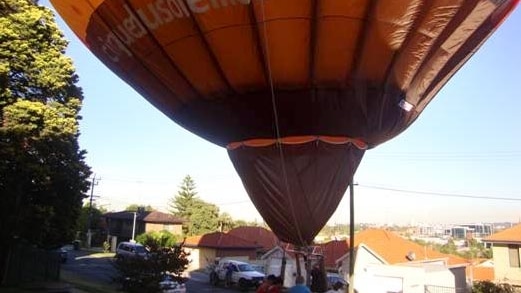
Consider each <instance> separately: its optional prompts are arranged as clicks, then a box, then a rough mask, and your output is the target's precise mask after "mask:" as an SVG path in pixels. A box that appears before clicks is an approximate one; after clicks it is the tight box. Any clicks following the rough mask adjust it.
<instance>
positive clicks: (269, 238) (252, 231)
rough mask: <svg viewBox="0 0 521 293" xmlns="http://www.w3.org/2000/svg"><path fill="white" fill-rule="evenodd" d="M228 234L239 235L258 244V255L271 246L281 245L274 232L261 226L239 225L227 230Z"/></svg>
mask: <svg viewBox="0 0 521 293" xmlns="http://www.w3.org/2000/svg"><path fill="white" fill-rule="evenodd" d="M227 233H228V234H229V235H233V236H236V237H240V238H242V239H245V240H248V241H251V242H253V243H255V244H258V245H259V246H260V249H259V251H258V256H259V257H260V256H262V255H263V254H265V253H266V252H268V251H270V250H271V249H272V248H274V247H276V246H278V245H281V242H280V240H279V239H278V238H277V236H276V235H275V233H273V232H272V231H271V230H268V229H266V228H263V227H254V226H241V227H237V228H233V229H231V230H230V231H228V232H227Z"/></svg>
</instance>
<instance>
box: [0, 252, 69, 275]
mask: <svg viewBox="0 0 521 293" xmlns="http://www.w3.org/2000/svg"><path fill="white" fill-rule="evenodd" d="M60 264H61V261H60V255H59V253H58V252H54V251H46V250H43V249H38V248H35V247H33V246H31V245H28V244H16V245H14V247H13V249H12V251H11V255H10V257H9V266H8V268H7V273H6V276H5V277H6V278H5V280H4V282H5V284H6V285H18V284H20V283H23V282H35V281H46V280H58V279H59V278H60Z"/></svg>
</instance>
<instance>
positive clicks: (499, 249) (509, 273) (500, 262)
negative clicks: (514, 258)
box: [492, 243, 521, 284]
mask: <svg viewBox="0 0 521 293" xmlns="http://www.w3.org/2000/svg"><path fill="white" fill-rule="evenodd" d="M518 253H519V251H518ZM492 255H493V256H494V274H495V278H496V280H498V281H501V282H511V283H516V284H518V283H520V282H521V268H513V267H510V259H509V255H508V245H506V244H498V243H494V245H493V246H492Z"/></svg>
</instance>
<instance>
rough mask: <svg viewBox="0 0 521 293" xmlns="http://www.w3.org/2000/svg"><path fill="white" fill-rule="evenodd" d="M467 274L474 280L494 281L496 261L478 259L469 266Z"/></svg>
mask: <svg viewBox="0 0 521 293" xmlns="http://www.w3.org/2000/svg"><path fill="white" fill-rule="evenodd" d="M467 276H468V278H469V279H470V280H471V281H472V282H475V281H494V280H495V277H494V261H493V260H491V259H476V260H475V261H474V262H473V264H472V265H471V266H468V267H467Z"/></svg>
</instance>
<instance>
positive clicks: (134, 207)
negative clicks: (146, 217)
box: [125, 203, 156, 212]
mask: <svg viewBox="0 0 521 293" xmlns="http://www.w3.org/2000/svg"><path fill="white" fill-rule="evenodd" d="M139 208H143V210H144V211H145V212H153V211H155V210H156V209H154V208H153V207H152V206H151V205H147V206H144V205H138V204H135V203H134V204H131V205H129V206H127V207H126V208H125V211H129V212H136V211H137V210H138V209H139Z"/></svg>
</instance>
